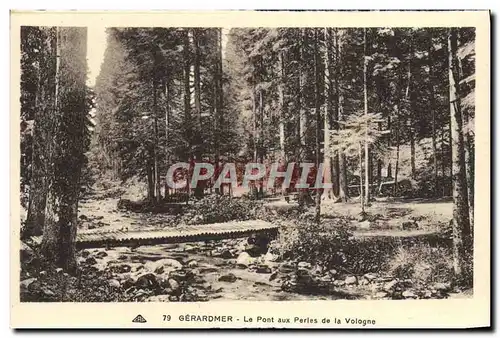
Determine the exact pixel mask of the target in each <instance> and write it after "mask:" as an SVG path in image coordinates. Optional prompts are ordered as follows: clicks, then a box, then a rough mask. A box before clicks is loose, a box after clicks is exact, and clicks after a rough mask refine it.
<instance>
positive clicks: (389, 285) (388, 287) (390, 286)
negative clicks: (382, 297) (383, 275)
mask: <svg viewBox="0 0 500 338" xmlns="http://www.w3.org/2000/svg"><path fill="white" fill-rule="evenodd" d="M397 286H398V281H397V280H392V281H390V282H388V283H386V284H385V285H384V288H383V289H384V291H386V292H389V291H393V290H394V289H396V287H397Z"/></svg>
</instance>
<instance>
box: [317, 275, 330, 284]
mask: <svg viewBox="0 0 500 338" xmlns="http://www.w3.org/2000/svg"><path fill="white" fill-rule="evenodd" d="M320 281H321V282H323V283H331V282H333V277H332V276H331V275H330V274H326V275H324V276H322V277H321V278H320Z"/></svg>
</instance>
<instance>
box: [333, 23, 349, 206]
mask: <svg viewBox="0 0 500 338" xmlns="http://www.w3.org/2000/svg"><path fill="white" fill-rule="evenodd" d="M341 56H342V31H341V30H339V29H335V93H336V107H335V108H336V109H335V118H336V120H337V121H345V116H344V112H343V106H342V105H343V94H342V87H341V83H342V57H341ZM336 127H337V130H338V129H340V128H343V127H342V126H341V124H340V123H337V124H336ZM338 173H339V184H338V187H339V200H341V201H343V202H347V200H348V199H349V188H348V184H347V159H346V155H345V153H344V151H343V150H341V151H340V154H339V170H338Z"/></svg>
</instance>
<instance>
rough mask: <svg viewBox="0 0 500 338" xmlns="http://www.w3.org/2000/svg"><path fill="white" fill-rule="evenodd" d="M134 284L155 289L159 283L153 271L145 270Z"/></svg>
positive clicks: (142, 287)
mask: <svg viewBox="0 0 500 338" xmlns="http://www.w3.org/2000/svg"><path fill="white" fill-rule="evenodd" d="M135 286H136V287H137V288H138V289H150V290H152V289H156V288H158V286H159V284H158V281H157V280H156V276H155V274H153V273H150V272H147V273H144V274H142V275H140V276H139V278H137V281H136V282H135Z"/></svg>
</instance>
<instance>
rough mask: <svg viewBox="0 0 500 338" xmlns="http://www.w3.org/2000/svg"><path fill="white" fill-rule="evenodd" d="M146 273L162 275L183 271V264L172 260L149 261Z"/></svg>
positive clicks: (146, 265) (145, 266)
mask: <svg viewBox="0 0 500 338" xmlns="http://www.w3.org/2000/svg"><path fill="white" fill-rule="evenodd" d="M144 268H145V269H146V271H150V272H154V273H157V274H162V273H165V272H167V271H168V272H169V271H171V270H175V269H182V264H181V263H180V262H179V261H177V260H175V259H172V258H163V259H159V260H157V261H154V262H153V261H149V262H147V263H146V264H145V265H144Z"/></svg>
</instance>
